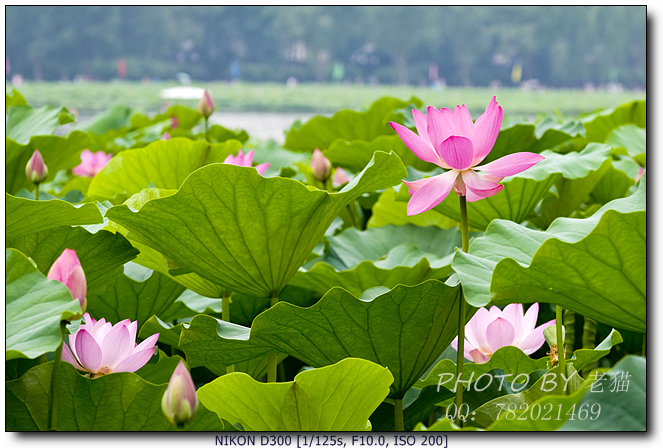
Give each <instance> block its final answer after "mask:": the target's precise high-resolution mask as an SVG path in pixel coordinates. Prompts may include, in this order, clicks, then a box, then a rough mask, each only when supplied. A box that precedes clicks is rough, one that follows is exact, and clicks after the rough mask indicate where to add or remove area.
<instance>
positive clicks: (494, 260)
mask: <svg viewBox="0 0 663 448" xmlns="http://www.w3.org/2000/svg"><path fill="white" fill-rule="evenodd" d="M639 185H640V187H639V189H638V191H637V192H636V193H635V194H634V195H632V196H629V197H627V198H624V199H617V200H615V201H612V202H610V203H608V204H606V205H604V206H603V207H601V209H599V210H598V211H597V212H596V213H594V214H593V215H592V216H591V217H590V218H587V219H572V218H558V219H556V220H555V221H554V222H553V224H552V225H551V226H550V227H549V228H548V230H547V231H545V232H543V231H537V230H531V229H528V228H526V227H524V226H521V225H518V224H515V223H512V222H508V221H501V220H499V221H494V222H493V223H491V225H490V226H489V227H488V229H487V230H486V233H485V235H484V236H483V237H481V238H477V239H475V240H474V241H473V242H472V244H471V245H470V251H469V253H467V254H466V253H462V252H457V253H456V256H455V258H454V261H453V263H452V266H453V268H454V270H455V271H456V272H457V273H458V275H459V277H460V279H461V283H462V284H463V291H464V293H465V298H466V300H467V301H468V303H470V304H472V305H473V306H477V307H478V306H484V305H486V304H487V303H488V302H492V303H493V304H496V305H501V304H507V303H512V302H518V303H532V302H544V303H555V304H558V305H561V306H563V307H564V308H568V309H570V310H572V311H575V312H577V313H579V314H582V315H583V316H586V317H589V318H591V319H594V320H597V321H599V322H602V323H605V324H607V325H611V326H613V327H616V328H623V329H627V330H633V331H638V332H643V331H645V322H646V257H645V256H644V254H646V218H647V216H646V215H647V212H646V195H647V193H646V190H647V189H646V175H644V176H643V178H642V180H641V181H640V183H639Z"/></svg>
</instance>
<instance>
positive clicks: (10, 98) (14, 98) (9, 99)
mask: <svg viewBox="0 0 663 448" xmlns="http://www.w3.org/2000/svg"><path fill="white" fill-rule="evenodd" d="M27 105H28V102H27V101H26V100H25V98H23V95H21V94H20V93H19V91H18V90H16V89H14V88H13V87H12V88H10V90H9V91H5V113H7V109H9V108H10V107H11V106H27Z"/></svg>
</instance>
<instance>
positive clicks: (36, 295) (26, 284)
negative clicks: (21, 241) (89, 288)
mask: <svg viewBox="0 0 663 448" xmlns="http://www.w3.org/2000/svg"><path fill="white" fill-rule="evenodd" d="M5 275H6V277H5V294H6V298H5V300H6V306H5V312H6V314H5V325H6V327H5V330H6V334H5V338H6V339H5V359H6V360H11V359H15V358H30V359H34V358H37V357H39V356H41V355H43V354H45V353H49V352H53V351H55V350H56V349H57V348H58V346H59V345H60V344H61V343H62V333H61V332H60V321H61V320H67V319H71V318H73V317H75V316H76V315H80V314H81V313H82V311H81V305H80V303H79V302H78V300H74V299H73V298H72V297H71V293H70V292H69V289H67V287H66V286H65V285H64V284H63V283H60V282H58V281H56V280H48V279H47V278H46V277H45V276H44V275H43V274H41V273H40V272H39V271H38V270H37V268H36V267H35V266H34V265H33V264H32V262H31V261H30V259H28V258H27V257H26V256H25V255H23V254H22V253H20V252H18V251H17V250H14V249H6V250H5Z"/></svg>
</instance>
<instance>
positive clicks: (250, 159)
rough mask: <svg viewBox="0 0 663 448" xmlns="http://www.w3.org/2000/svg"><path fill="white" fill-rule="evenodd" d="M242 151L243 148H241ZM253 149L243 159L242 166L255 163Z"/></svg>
mask: <svg viewBox="0 0 663 448" xmlns="http://www.w3.org/2000/svg"><path fill="white" fill-rule="evenodd" d="M240 151H241V150H240ZM253 153H254V151H253V149H252V150H251V151H249V152H247V153H246V155H245V156H244V160H243V161H242V166H252V165H253Z"/></svg>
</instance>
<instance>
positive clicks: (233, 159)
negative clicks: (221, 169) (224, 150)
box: [223, 149, 269, 175]
mask: <svg viewBox="0 0 663 448" xmlns="http://www.w3.org/2000/svg"><path fill="white" fill-rule="evenodd" d="M223 163H225V164H228V165H237V166H253V150H251V151H249V152H248V153H247V154H246V155H244V153H243V152H242V150H241V149H240V150H239V153H238V154H237V155H236V156H233V155H232V154H231V155H229V156H228V157H226V160H224V161H223ZM255 168H256V169H257V170H258V172H259V173H260V175H263V174H265V171H267V168H269V163H261V164H260V165H257V166H256V167H255Z"/></svg>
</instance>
